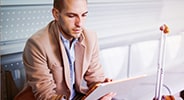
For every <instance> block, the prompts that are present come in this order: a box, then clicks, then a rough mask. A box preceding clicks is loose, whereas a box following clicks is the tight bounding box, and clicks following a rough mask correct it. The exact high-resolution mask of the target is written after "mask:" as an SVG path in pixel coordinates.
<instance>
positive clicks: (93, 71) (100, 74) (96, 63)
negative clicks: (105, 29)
mask: <svg viewBox="0 0 184 100" xmlns="http://www.w3.org/2000/svg"><path fill="white" fill-rule="evenodd" d="M90 35H91V36H89V38H87V41H89V42H88V43H89V44H88V46H89V47H88V48H90V49H87V50H89V51H87V52H88V54H89V56H90V61H89V64H88V65H89V66H88V69H87V72H86V74H85V76H84V77H85V80H86V81H87V85H88V86H89V87H90V86H92V85H94V84H95V83H99V82H103V81H104V80H105V75H104V71H103V68H102V66H101V64H100V59H99V45H98V39H97V35H96V33H94V32H93V33H90Z"/></svg>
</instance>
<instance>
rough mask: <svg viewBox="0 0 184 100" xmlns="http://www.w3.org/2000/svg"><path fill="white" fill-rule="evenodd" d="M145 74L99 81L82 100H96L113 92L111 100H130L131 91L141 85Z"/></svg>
mask: <svg viewBox="0 0 184 100" xmlns="http://www.w3.org/2000/svg"><path fill="white" fill-rule="evenodd" d="M145 77H146V75H142V76H137V77H132V78H127V79H123V80H116V81H112V82H108V83H100V84H97V85H96V86H94V87H93V88H92V89H91V90H90V91H89V92H90V93H88V94H87V96H86V97H85V98H84V100H97V99H99V98H100V97H102V96H104V95H105V94H107V93H110V92H114V93H116V96H115V97H114V98H113V100H130V99H129V98H128V97H131V95H132V96H133V94H131V93H133V92H132V91H134V89H136V88H137V87H139V85H141V82H143V80H144V78H145Z"/></svg>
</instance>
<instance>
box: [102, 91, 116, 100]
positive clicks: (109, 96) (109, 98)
mask: <svg viewBox="0 0 184 100" xmlns="http://www.w3.org/2000/svg"><path fill="white" fill-rule="evenodd" d="M115 95H116V93H113V92H110V93H108V94H106V95H104V96H103V97H101V98H100V99H99V100H112V98H113V97H114V96H115Z"/></svg>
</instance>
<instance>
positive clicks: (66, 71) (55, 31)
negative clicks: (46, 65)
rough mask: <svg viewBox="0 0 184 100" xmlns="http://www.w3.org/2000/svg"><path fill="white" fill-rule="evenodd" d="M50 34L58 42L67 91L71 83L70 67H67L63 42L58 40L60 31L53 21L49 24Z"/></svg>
mask: <svg viewBox="0 0 184 100" xmlns="http://www.w3.org/2000/svg"><path fill="white" fill-rule="evenodd" d="M51 30H52V31H51V32H52V33H53V34H54V35H55V37H56V39H57V41H58V45H59V46H60V52H61V55H60V56H61V57H62V60H63V66H64V77H65V81H66V84H67V86H68V87H69V89H71V85H70V84H71V82H70V65H69V61H68V56H67V54H66V50H65V47H64V44H63V42H62V41H61V38H60V31H59V28H58V26H57V25H56V23H55V22H54V21H53V22H52V23H51Z"/></svg>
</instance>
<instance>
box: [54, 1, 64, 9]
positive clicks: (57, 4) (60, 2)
mask: <svg viewBox="0 0 184 100" xmlns="http://www.w3.org/2000/svg"><path fill="white" fill-rule="evenodd" d="M63 1H64V0H54V3H53V7H54V8H56V9H58V10H59V11H61V9H62V8H63V7H62V6H64V5H63V3H64V2H63Z"/></svg>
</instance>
